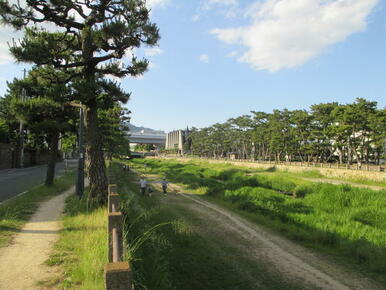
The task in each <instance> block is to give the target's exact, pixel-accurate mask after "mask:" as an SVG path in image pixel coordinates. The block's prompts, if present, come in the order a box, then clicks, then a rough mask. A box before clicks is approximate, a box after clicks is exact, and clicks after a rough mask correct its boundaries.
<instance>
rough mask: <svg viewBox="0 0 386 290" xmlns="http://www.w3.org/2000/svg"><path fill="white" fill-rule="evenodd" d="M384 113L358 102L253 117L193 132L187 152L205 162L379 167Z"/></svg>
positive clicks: (382, 155)
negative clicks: (231, 160)
mask: <svg viewBox="0 0 386 290" xmlns="http://www.w3.org/2000/svg"><path fill="white" fill-rule="evenodd" d="M385 146H386V108H383V109H378V108H377V102H371V101H367V100H365V99H362V98H358V99H357V100H356V101H355V102H354V103H352V104H344V105H342V104H338V103H336V102H334V103H325V104H317V105H312V106H311V107H310V109H309V110H308V111H307V110H293V111H290V110H287V109H284V110H274V111H273V112H272V113H265V112H255V111H252V112H251V115H243V116H240V117H237V118H232V119H229V120H228V121H226V122H225V123H222V124H220V123H217V124H214V125H212V126H210V127H207V128H202V129H196V128H193V129H192V131H191V133H190V135H189V142H187V144H186V147H187V148H186V149H189V150H190V152H191V153H192V154H194V155H198V156H203V157H215V158H219V157H229V155H230V154H235V155H236V156H237V158H240V159H255V160H264V161H268V160H272V161H273V160H274V161H301V162H339V163H348V164H350V163H352V162H357V163H359V164H362V163H375V164H379V162H380V160H382V158H385Z"/></svg>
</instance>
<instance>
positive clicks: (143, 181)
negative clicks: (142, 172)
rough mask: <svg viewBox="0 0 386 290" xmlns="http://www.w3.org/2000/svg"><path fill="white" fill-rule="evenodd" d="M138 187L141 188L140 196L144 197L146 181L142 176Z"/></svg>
mask: <svg viewBox="0 0 386 290" xmlns="http://www.w3.org/2000/svg"><path fill="white" fill-rule="evenodd" d="M139 185H140V187H141V193H142V195H146V187H147V181H146V179H145V177H144V176H141V179H140V180H139Z"/></svg>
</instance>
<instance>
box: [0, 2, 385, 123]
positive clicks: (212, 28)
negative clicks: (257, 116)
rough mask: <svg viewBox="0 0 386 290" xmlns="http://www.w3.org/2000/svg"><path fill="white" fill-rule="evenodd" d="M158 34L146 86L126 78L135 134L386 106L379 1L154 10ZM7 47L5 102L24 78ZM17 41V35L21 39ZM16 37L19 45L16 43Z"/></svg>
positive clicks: (2, 62)
mask: <svg viewBox="0 0 386 290" xmlns="http://www.w3.org/2000/svg"><path fill="white" fill-rule="evenodd" d="M148 5H149V6H151V8H152V20H153V21H154V22H156V23H157V24H158V26H159V28H160V33H161V37H162V39H161V41H160V45H159V48H157V49H151V50H146V49H144V50H140V51H137V53H138V54H139V55H147V57H148V59H149V60H150V62H151V65H150V69H149V71H148V72H147V73H145V74H144V76H143V77H142V78H139V79H131V78H125V79H123V80H122V81H121V84H122V87H123V88H124V89H126V90H127V91H131V92H132V98H131V100H130V101H129V103H128V104H127V107H128V108H129V109H130V110H131V111H132V123H133V124H135V125H137V126H138V125H140V126H145V127H150V128H154V129H161V130H165V131H170V130H173V129H180V128H184V127H186V126H187V125H189V126H195V127H204V126H209V125H211V124H214V123H216V122H224V121H226V120H227V119H228V118H231V117H236V116H239V115H242V114H248V113H249V112H250V111H251V110H254V111H266V112H270V111H272V110H273V109H283V108H288V109H307V108H308V107H309V106H310V105H312V104H316V103H321V102H331V101H338V102H341V103H349V102H353V101H354V100H355V98H357V97H364V98H366V99H368V100H373V101H377V102H378V103H379V107H384V106H386V17H385V16H386V10H385V9H386V7H385V2H384V1H380V0H264V1H263V0H260V1H257V0H196V1H187V0H183V1H182V0H149V1H148ZM12 35H14V34H11V33H10V32H9V31H8V30H4V32H3V33H2V35H1V37H0V39H1V41H2V44H1V46H0V53H1V54H0V94H3V93H4V91H5V89H6V85H5V81H6V80H11V79H12V78H13V77H14V76H20V75H21V74H22V69H23V67H24V66H23V65H15V64H14V63H12V61H10V59H9V57H8V56H7V55H6V53H5V50H6V47H5V46H4V43H5V42H4V41H5V40H6V39H7V37H8V39H9V38H11V37H12ZM14 36H15V35H14ZM16 36H17V35H16Z"/></svg>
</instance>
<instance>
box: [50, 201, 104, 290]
mask: <svg viewBox="0 0 386 290" xmlns="http://www.w3.org/2000/svg"><path fill="white" fill-rule="evenodd" d="M65 214H66V216H65V217H64V220H63V230H62V231H61V233H60V239H59V241H58V243H57V244H56V245H55V251H54V254H53V255H52V256H51V257H50V259H49V260H48V261H47V263H48V264H49V265H61V266H62V267H63V269H64V277H63V279H62V281H61V282H60V284H61V287H62V288H64V289H90V290H92V289H95V290H97V289H104V280H103V269H104V266H105V264H106V263H107V262H108V261H107V230H106V228H107V209H106V208H105V207H99V208H88V206H87V201H86V200H85V199H84V200H79V199H78V198H77V197H76V196H74V195H72V196H70V197H69V198H68V199H67V200H66V208H65Z"/></svg>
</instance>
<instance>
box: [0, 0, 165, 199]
mask: <svg viewBox="0 0 386 290" xmlns="http://www.w3.org/2000/svg"><path fill="white" fill-rule="evenodd" d="M15 2H16V3H15ZM0 16H1V20H2V23H4V24H5V25H9V26H12V27H13V28H15V29H16V30H22V31H23V32H24V36H23V38H22V39H21V40H20V41H19V42H17V43H16V42H13V43H12V45H11V47H10V51H11V53H12V55H13V56H14V58H15V59H16V60H17V61H18V62H24V63H30V64H32V65H33V70H34V71H35V72H36V74H38V78H39V80H40V81H41V82H42V83H41V85H40V84H39V86H40V87H41V90H40V91H38V92H36V94H35V95H33V94H29V93H28V94H27V95H28V96H32V98H33V99H34V100H29V101H28V102H26V104H21V103H20V102H19V103H20V104H13V103H17V101H9V100H5V101H2V103H4V104H6V107H5V108H6V109H4V108H2V109H1V110H7V108H10V110H9V112H6V113H5V114H8V113H9V114H14V115H18V117H20V118H24V119H26V121H27V122H28V123H29V128H32V127H34V126H33V125H32V123H33V122H34V121H32V119H33V120H36V121H41V120H42V118H39V117H37V116H36V115H35V116H34V117H32V116H31V115H30V113H33V112H37V111H38V110H37V109H35V108H33V105H32V103H33V102H35V103H36V104H35V103H34V106H36V107H39V109H41V110H42V114H43V115H44V116H45V117H44V118H45V120H46V121H47V120H50V122H51V123H50V122H46V123H45V124H42V125H41V126H40V125H39V126H37V127H40V128H42V130H43V131H44V133H45V134H46V135H47V136H48V135H50V137H49V140H47V143H48V144H50V145H49V147H52V148H54V147H55V146H54V145H53V144H54V143H56V140H57V139H58V137H57V136H58V132H59V133H63V132H62V130H67V129H68V128H69V127H68V126H63V128H62V126H61V125H59V123H60V124H63V122H64V123H66V120H64V121H63V122H62V121H61V120H60V118H61V116H62V115H63V117H64V118H67V117H70V115H71V114H73V111H72V112H71V113H70V115H68V114H67V113H66V110H67V109H66V108H67V107H68V106H67V105H68V101H76V102H79V103H81V104H82V105H83V106H84V107H85V108H86V109H85V127H86V166H87V171H88V177H89V180H90V192H89V196H90V198H91V199H93V200H96V201H98V202H103V201H105V200H106V199H107V184H108V182H107V176H106V168H105V154H104V153H105V152H104V149H106V148H110V150H112V149H113V148H116V147H119V146H117V145H116V144H115V142H116V140H114V139H115V138H114V137H119V136H121V135H122V133H120V132H119V130H120V129H122V126H121V125H119V124H121V123H120V122H118V123H117V122H116V123H115V125H113V121H112V119H114V118H115V117H117V116H120V117H122V115H123V114H124V112H123V109H122V106H121V105H122V104H123V103H126V102H127V100H128V98H129V96H130V94H128V93H125V92H124V91H122V89H121V88H120V87H119V86H118V85H117V83H116V82H114V81H111V80H109V79H111V78H110V77H117V78H122V77H125V76H134V77H135V76H138V75H141V74H143V73H144V72H145V71H146V70H147V66H148V61H147V60H146V59H138V58H137V57H136V56H135V54H134V52H135V51H134V49H136V48H139V47H140V46H142V45H147V46H149V47H152V46H154V45H156V44H157V42H158V40H159V38H160V36H159V31H158V28H157V26H156V25H155V24H154V23H152V22H151V21H150V19H149V10H148V9H147V8H146V5H145V1H144V0H98V1H90V0H26V1H25V4H23V5H22V4H20V2H19V1H8V0H0ZM44 82H49V83H48V84H47V83H46V84H43V83H44ZM32 86H33V88H34V89H35V88H36V87H35V86H34V85H32ZM30 89H31V90H32V88H30ZM16 91H17V92H18V93H15V94H18V95H20V90H16ZM12 94H13V92H12V88H11V86H10V90H9V92H8V95H12ZM7 98H11V97H7V96H6V99H7ZM14 99H15V98H14ZM8 104H10V105H9V106H8ZM3 107H4V106H3ZM70 111H71V110H70ZM103 111H105V112H103ZM4 118H5V120H8V119H7V118H8V117H7V115H6V116H5V117H4ZM14 119H15V118H14ZM3 120H4V119H3ZM1 122H2V121H0V126H2V125H1V124H2V123H1ZM55 122H56V123H55ZM107 122H110V123H111V124H112V125H111V126H106V123H107ZM6 125H7V124H6ZM6 125H4V127H6ZM8 127H9V126H8ZM11 127H12V126H11ZM49 127H51V128H52V130H51V129H50V130H49V129H48V128H49ZM8 129H12V128H8ZM31 130H32V129H31ZM0 135H1V134H0ZM9 138H10V139H11V138H12V137H9ZM106 142H107V143H109V145H108V146H106ZM51 144H52V145H51Z"/></svg>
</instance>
